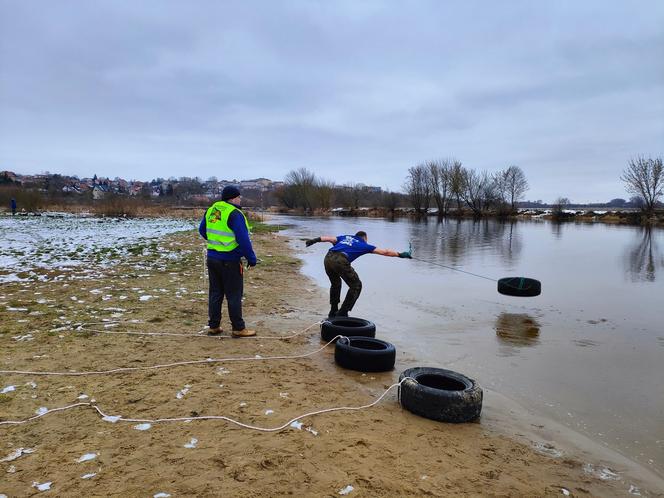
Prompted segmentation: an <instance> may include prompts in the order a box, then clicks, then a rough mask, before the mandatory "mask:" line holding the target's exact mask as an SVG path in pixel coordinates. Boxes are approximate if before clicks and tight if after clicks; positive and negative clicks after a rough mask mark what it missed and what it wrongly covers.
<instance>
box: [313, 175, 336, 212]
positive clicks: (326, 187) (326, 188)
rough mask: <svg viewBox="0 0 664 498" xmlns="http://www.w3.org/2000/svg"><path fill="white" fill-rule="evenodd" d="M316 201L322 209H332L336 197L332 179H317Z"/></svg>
mask: <svg viewBox="0 0 664 498" xmlns="http://www.w3.org/2000/svg"><path fill="white" fill-rule="evenodd" d="M315 186H316V202H317V204H318V206H319V207H320V208H321V209H330V208H331V207H332V200H333V198H334V182H333V181H332V180H323V179H322V178H320V179H318V180H316V185H315Z"/></svg>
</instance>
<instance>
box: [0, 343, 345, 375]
mask: <svg viewBox="0 0 664 498" xmlns="http://www.w3.org/2000/svg"><path fill="white" fill-rule="evenodd" d="M341 337H345V336H342V335H337V336H335V337H334V338H333V339H332V340H331V341H330V342H328V343H327V344H325V345H324V346H323V347H321V348H319V349H317V350H315V351H312V352H310V353H305V354H300V355H292V356H266V357H262V356H246V357H236V358H206V359H205V360H192V361H177V362H173V363H164V364H159V365H149V366H145V367H121V368H113V369H111V370H92V371H87V372H38V371H30V370H0V374H2V375H41V376H61V377H82V376H86V375H110V374H116V373H127V372H136V371H139V370H157V369H161V368H172V367H180V366H184V365H201V364H212V363H223V362H232V361H268V360H296V359H301V358H307V357H309V356H313V355H315V354H316V353H320V352H321V351H323V350H324V349H325V348H326V347H328V346H329V345H330V344H332V343H333V342H334V341H335V340H337V339H338V338H341Z"/></svg>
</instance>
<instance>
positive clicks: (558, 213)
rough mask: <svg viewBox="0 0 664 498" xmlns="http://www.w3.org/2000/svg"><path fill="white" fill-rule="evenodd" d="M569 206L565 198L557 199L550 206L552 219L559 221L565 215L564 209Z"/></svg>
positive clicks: (568, 201)
mask: <svg viewBox="0 0 664 498" xmlns="http://www.w3.org/2000/svg"><path fill="white" fill-rule="evenodd" d="M569 205H570V200H569V199H568V198H567V197H558V198H557V199H556V200H555V201H554V202H553V204H552V205H551V211H552V212H551V215H552V216H553V218H554V219H561V218H563V217H564V215H565V209H567V207H568V206H569Z"/></svg>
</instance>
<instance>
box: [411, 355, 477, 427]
mask: <svg viewBox="0 0 664 498" xmlns="http://www.w3.org/2000/svg"><path fill="white" fill-rule="evenodd" d="M406 377H411V378H413V379H415V380H414V381H413V380H410V379H408V380H406V381H405V382H404V383H403V384H401V386H400V387H399V401H400V402H401V406H403V407H404V408H405V409H406V410H408V411H409V412H412V413H414V414H416V415H420V416H422V417H425V418H428V419H431V420H438V421H440V422H452V423H462V422H472V421H473V420H477V419H478V418H479V417H480V413H481V411H482V388H481V387H480V386H479V385H478V384H477V382H475V381H474V380H473V379H470V378H468V377H466V376H465V375H462V374H460V373H457V372H453V371H452V370H445V369H442V368H427V367H416V368H409V369H408V370H406V371H404V372H403V373H402V374H401V375H400V376H399V380H400V381H401V380H403V379H404V378H406Z"/></svg>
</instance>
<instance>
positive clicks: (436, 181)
mask: <svg viewBox="0 0 664 498" xmlns="http://www.w3.org/2000/svg"><path fill="white" fill-rule="evenodd" d="M451 164H452V160H451V159H444V160H442V161H429V162H427V167H428V168H429V181H430V185H431V195H432V196H433V199H434V201H435V202H436V207H437V208H438V216H443V215H446V214H447V208H448V205H449V194H450V168H451Z"/></svg>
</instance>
